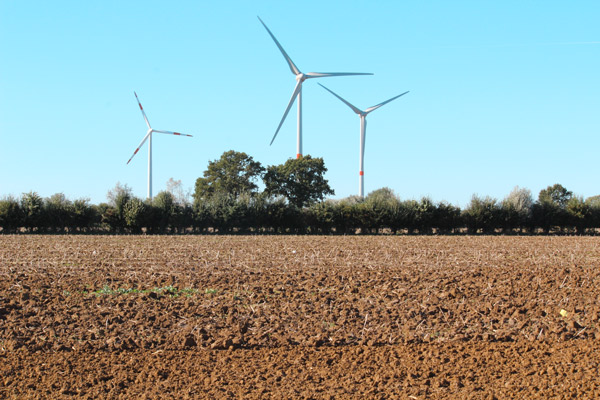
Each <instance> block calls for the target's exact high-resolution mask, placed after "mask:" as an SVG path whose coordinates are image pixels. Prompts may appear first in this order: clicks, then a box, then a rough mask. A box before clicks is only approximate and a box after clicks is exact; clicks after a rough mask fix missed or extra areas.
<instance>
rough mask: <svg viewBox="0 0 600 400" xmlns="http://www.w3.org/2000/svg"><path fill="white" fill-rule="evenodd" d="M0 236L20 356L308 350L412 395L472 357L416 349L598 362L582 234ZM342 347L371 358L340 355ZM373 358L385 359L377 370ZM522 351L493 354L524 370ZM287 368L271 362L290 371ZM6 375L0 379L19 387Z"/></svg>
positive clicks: (2, 312)
mask: <svg viewBox="0 0 600 400" xmlns="http://www.w3.org/2000/svg"><path fill="white" fill-rule="evenodd" d="M0 244H1V246H0V261H1V265H0V276H1V277H2V278H3V279H2V280H1V282H0V342H1V343H2V346H1V347H0V348H1V349H3V350H0V352H2V353H1V354H2V357H5V358H7V359H10V360H13V361H15V360H19V362H20V363H21V365H27V363H28V362H30V363H32V365H33V364H35V363H37V361H36V360H39V359H40V358H44V357H49V355H50V354H56V355H57V357H58V356H59V355H60V354H62V356H61V357H63V359H67V358H69V357H70V359H71V361H72V362H75V363H76V362H78V360H84V359H87V358H86V357H89V355H90V354H96V355H98V357H100V358H105V357H111V358H114V359H120V358H127V357H133V358H136V357H139V362H143V360H144V357H147V356H148V355H149V354H163V355H164V354H167V353H169V354H174V353H172V352H186V353H185V354H188V353H189V354H195V355H196V356H197V357H200V358H202V357H205V356H206V354H208V353H206V352H209V353H210V352H215V351H216V352H219V351H225V352H229V354H231V359H230V361H231V362H232V363H233V362H235V363H241V364H243V363H244V362H245V361H243V358H244V355H248V356H250V355H251V356H252V357H258V358H260V357H268V354H271V353H269V352H274V354H276V355H274V356H273V357H277V359H278V360H279V362H282V359H285V357H286V354H288V355H290V356H291V355H293V354H297V353H302V354H309V355H308V356H307V359H306V360H304V361H302V362H299V363H300V365H303V366H306V365H309V364H310V363H314V365H315V367H314V368H317V369H318V368H327V366H328V364H327V363H326V362H325V365H323V361H322V359H321V358H320V357H321V356H323V357H328V359H331V360H332V361H331V363H333V364H332V365H334V366H335V367H339V370H338V371H339V373H340V374H341V372H342V371H343V370H344V368H350V369H351V368H358V369H360V370H363V371H368V370H372V371H378V372H377V373H378V374H379V375H380V378H381V379H383V378H382V377H384V376H385V377H386V378H385V381H386V382H387V383H386V384H383V383H381V385H382V388H381V389H380V391H379V392H377V390H376V391H375V392H374V393H375V394H374V395H376V394H377V393H379V394H392V393H395V392H393V391H390V390H392V389H391V388H392V387H397V388H399V387H403V388H407V387H415V388H416V387H418V388H420V389H418V390H415V391H413V392H410V393H411V394H413V395H415V396H416V395H422V394H423V393H430V395H431V393H434V392H432V391H431V390H432V388H434V387H437V390H438V391H439V392H440V393H446V394H448V393H462V392H461V391H464V390H466V389H464V388H465V387H467V385H466V384H465V383H464V381H465V380H467V381H468V380H469V379H470V378H469V376H470V375H469V374H473V372H472V371H471V372H469V371H468V368H466V367H465V370H464V371H462V372H460V371H457V374H458V375H457V376H459V377H462V378H461V379H462V380H461V382H463V383H460V384H459V383H456V382H455V381H454V380H452V379H450V377H449V376H447V375H445V374H442V373H441V372H440V370H439V368H438V367H434V366H433V364H432V362H431V360H438V362H440V363H441V364H443V365H446V364H448V363H449V362H451V361H448V362H446V361H444V360H446V359H448V360H454V362H456V360H458V359H460V357H463V356H464V357H465V358H467V359H470V360H473V359H476V360H475V361H473V362H472V364H475V365H481V362H482V360H481V359H479V358H477V356H476V355H474V354H473V353H472V352H473V351H477V352H483V353H482V354H488V353H486V351H488V350H489V351H498V349H503V350H502V352H504V353H506V354H507V355H506V357H509V356H510V357H512V355H514V354H513V352H514V351H517V350H516V349H518V351H523V349H524V348H525V349H526V348H528V347H527V346H530V347H531V346H533V347H531V349H533V350H531V353H532V357H540V354H541V352H543V351H549V352H550V354H554V351H553V349H555V348H557V346H558V347H560V348H562V349H563V350H564V349H566V350H564V351H567V352H571V353H573V354H579V353H577V352H578V351H583V350H582V349H585V348H588V347H589V349H590V351H592V352H593V353H592V354H591V359H590V358H589V357H588V363H587V364H586V365H585V366H583V365H582V366H581V367H580V368H579V369H577V368H576V371H575V372H573V373H575V374H576V375H577V374H578V372H577V371H582V370H583V371H590V368H593V366H594V365H595V366H596V368H597V366H598V364H597V363H596V364H593V363H594V362H595V361H594V360H597V358H598V357H597V354H596V353H597V352H596V350H595V347H594V346H597V343H598V340H599V339H600V336H599V328H598V323H599V317H600V302H599V297H598V294H597V293H598V288H599V286H598V284H599V282H600V280H599V275H600V272H599V269H598V265H599V264H598V262H599V261H600V248H599V246H598V239H596V238H593V237H480V236H477V237H470V236H427V237H416V236H398V237H374V236H366V237H354V236H352V237H340V236H306V237H305V236H0ZM561 310H564V311H565V314H564V315H561ZM502 343H504V345H502ZM503 346H504V347H503ZM561 346H562V347H561ZM569 346H576V347H577V348H578V349H579V350H577V351H575V350H571V347H569ZM356 349H362V350H361V351H363V352H367V353H368V354H371V355H372V356H373V359H370V358H369V357H367V358H364V357H363V358H361V360H360V362H361V363H363V364H361V365H358V364H357V365H354V364H356V363H357V362H358V361H356V360H352V358H351V357H350V355H352V354H354V351H355V350H356ZM386 349H387V350H386ZM400 349H405V351H409V352H410V351H414V349H420V350H419V351H425V352H431V354H430V355H429V356H427V357H425V358H424V359H422V360H419V358H418V357H417V358H416V359H415V360H412V359H411V360H412V361H411V362H413V363H416V364H415V365H417V366H419V365H420V367H421V368H422V369H424V370H429V371H431V373H433V374H434V375H433V376H431V377H429V376H428V374H421V373H417V372H415V371H413V370H412V369H410V371H412V372H410V371H407V369H406V368H408V367H407V366H406V365H404V364H402V363H400V361H398V360H403V361H402V362H405V361H406V360H407V357H408V355H402V356H401V355H399V353H398V352H399V351H400V352H401V351H402V350H400ZM485 349H488V350H485ZM543 349H546V350H543ZM249 352H250V353H249ZM382 352H383V353H382ZM449 352H450V353H449ZM460 352H464V354H462V355H461V354H459V353H460ZM67 354H69V355H70V356H67ZM144 354H145V355H146V356H144ZM210 354H212V353H210ZM218 354H220V353H218ZM381 354H386V355H385V357H388V358H385V357H384V358H383V359H380V358H378V357H383V356H382V355H381ZM428 354H429V353H428ZM511 354H512V355H511ZM519 354H520V353H519ZM524 354H527V352H525V353H524ZM569 354H570V353H569ZM217 357H221V356H220V355H219V356H217ZM390 357H391V358H390ZM411 357H412V356H411ZM486 357H487V356H486ZM524 357H525V360H527V359H528V358H527V357H528V356H520V357H519V365H520V360H521V359H523V358H524ZM553 357H556V358H553ZM553 357H549V356H546V359H547V360H548V362H550V363H551V364H552V365H554V367H553V368H554V374H552V373H548V374H547V375H548V379H550V378H551V377H556V376H557V375H556V374H558V373H559V372H557V371H563V370H565V371H566V370H567V369H568V368H570V367H568V366H565V365H562V362H563V361H557V360H562V358H560V357H559V356H558V354H556V355H555V356H553ZM574 357H575V356H574ZM577 357H579V355H578V356H577ZM394 358H396V361H398V362H396V361H394ZM492 358H493V357H492ZM382 360H385V362H386V363H389V364H390V365H392V366H394V365H395V367H392V370H394V368H396V369H397V372H398V373H397V374H394V373H391V375H390V374H387V375H386V373H384V372H383V371H382V370H381V368H382V366H381V362H382ZM440 360H441V361H440ZM565 362H566V361H565ZM569 362H570V363H574V365H579V362H580V360H577V359H572V360H571V361H569ZM224 363H225V365H226V364H227V363H226V362H224ZM331 363H330V364H331ZM398 363H400V364H398ZM535 363H536V360H534V359H528V363H527V362H525V363H524V364H523V365H522V366H519V365H517V366H515V365H512V366H510V365H509V367H507V368H512V370H515V371H520V370H523V371H526V373H529V372H530V371H531V370H532V368H533V367H532V365H537V364H535ZM241 364H240V365H241ZM396 364H398V365H396ZM99 368H101V369H102V368H104V367H102V366H101V367H99ZM136 368H137V367H136ZM290 368H295V367H292V366H290ZM329 368H331V366H329ZM469 368H470V367H469ZM486 368H487V367H486ZM134 369H135V368H134ZM274 370H280V369H279V368H274ZM434 370H435V371H434ZM294 371H296V370H292V371H287V370H286V371H284V372H285V373H286V374H287V375H294V374H297V376H298V379H300V375H299V374H300V372H298V371H296V372H294ZM402 371H403V372H402ZM3 372H5V373H8V376H13V377H16V376H17V375H18V372H15V371H14V370H13V371H12V372H10V371H7V370H5V371H3ZM509 372H510V371H509V370H507V371H502V370H500V371H499V372H496V374H497V375H498V376H503V375H502V374H504V373H506V374H507V376H509V375H511V374H510V373H509ZM170 373H171V374H172V375H173V374H174V375H177V374H176V373H175V372H173V371H171V372H170ZM195 373H200V372H199V371H196V372H195ZM222 373H223V376H227V373H226V371H222ZM265 373H269V372H268V371H265ZM271 373H273V374H275V371H272V372H271ZM485 373H486V371H485V369H484V370H482V371H479V372H477V373H476V374H475V375H476V376H472V377H471V378H472V379H473V380H477V379H479V380H482V379H483V380H485V379H492V380H493V379H494V377H491V376H490V377H487V378H486V377H484V376H479V375H478V374H485ZM561 373H562V372H561ZM363 374H365V376H369V374H368V373H367V372H363ZM412 375H414V376H412ZM316 377H318V379H317V380H319V379H320V380H321V384H322V385H325V386H327V385H330V386H331V385H333V382H326V380H327V379H328V378H327V376H321V375H319V374H317V375H316ZM563 377H564V376H563ZM305 378H306V377H305ZM355 378H356V379H355V381H356V382H355V384H357V382H359V381H360V379H362V378H360V379H359V377H358V378H357V377H355ZM113 379H116V378H113ZM123 379H124V380H125V381H127V379H126V377H125V378H123ZM136 379H137V378H136ZM279 379H280V380H279V381H275V382H280V384H279V385H283V382H282V379H284V378H283V377H282V376H279ZM315 379H316V378H315ZM332 379H333V378H332ZM337 379H341V378H340V377H339V376H338V377H337ZM381 379H380V380H381ZM552 379H554V378H552ZM168 380H169V378H166V381H168ZM394 380H396V384H394ZM142 381H143V380H142ZM142 381H140V382H142ZM363 381H364V380H363ZM11 382H12V383H11V384H5V387H7V388H8V387H11V388H16V387H17V386H18V387H22V384H20V383H18V382H19V380H16V379H13V380H11ZM211 382H212V381H211ZM217 382H219V381H218V380H217ZM225 382H227V379H225V380H222V382H221V383H223V384H224V383H225ZM229 382H230V381H229ZM315 382H316V381H315ZM315 382H313V383H315ZM594 382H595V381H590V384H593V383H594ZM230 383H231V382H230ZM596 383H597V382H596ZM134 384H135V379H134V380H133V383H132V385H133V386H135V385H137V386H136V387H138V388H139V387H140V385H141V383H138V384H135V385H134ZM372 384H373V385H375V383H374V382H373V383H372ZM13 385H17V386H13ZM19 385H21V386H19ZM98 385H100V384H98ZM217 385H218V384H217ZM248 385H250V386H248V387H247V388H246V389H248V390H250V393H252V389H251V388H252V387H253V386H252V385H251V384H250V383H248ZM275 385H276V386H277V384H275ZM394 385H396V386H394ZM406 385H410V386H406ZM436 385H437V386H436ZM461 385H462V386H461ZM96 386H97V385H96ZM100 386H101V385H100ZM309 386H310V385H309ZM317 386H318V385H316V383H315V386H314V387H317ZM367 386H368V385H367ZM509 386H510V385H509ZM517 386H518V385H517ZM165 387H172V386H169V385H168V384H167V386H165ZM440 388H441V389H440ZM80 389H81V390H83V389H82V388H81V387H80ZM509 389H510V388H508V389H506V390H509ZM123 390H125V389H123ZM355 390H358V391H359V393H361V392H360V390H361V389H360V388H355ZM394 390H396V389H394ZM428 390H429V392H428ZM22 393H25V392H22ZM362 393H367V392H366V391H365V392H362ZM406 393H408V392H406ZM313 394H314V393H313ZM309 397H310V396H309ZM442 397H443V396H442Z"/></svg>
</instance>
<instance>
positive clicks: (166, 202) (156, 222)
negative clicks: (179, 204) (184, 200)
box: [152, 190, 175, 232]
mask: <svg viewBox="0 0 600 400" xmlns="http://www.w3.org/2000/svg"><path fill="white" fill-rule="evenodd" d="M152 208H153V211H154V212H153V217H154V218H153V224H152V226H154V227H158V229H159V230H160V232H166V230H167V229H168V228H169V225H170V224H171V222H172V220H173V217H174V215H175V198H174V197H173V195H172V194H171V193H169V192H166V191H164V190H163V191H161V192H159V193H158V194H157V195H156V196H154V198H153V199H152Z"/></svg>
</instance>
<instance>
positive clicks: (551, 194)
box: [538, 183, 573, 209]
mask: <svg viewBox="0 0 600 400" xmlns="http://www.w3.org/2000/svg"><path fill="white" fill-rule="evenodd" d="M571 197H573V192H571V191H569V190H567V189H566V188H565V187H564V186H563V185H561V184H558V183H557V184H554V185H552V186H548V187H547V188H546V189H543V190H541V191H540V194H539V196H538V201H539V202H551V203H553V204H555V205H557V206H558V207H559V208H562V209H564V208H565V207H566V206H567V203H568V202H569V200H571Z"/></svg>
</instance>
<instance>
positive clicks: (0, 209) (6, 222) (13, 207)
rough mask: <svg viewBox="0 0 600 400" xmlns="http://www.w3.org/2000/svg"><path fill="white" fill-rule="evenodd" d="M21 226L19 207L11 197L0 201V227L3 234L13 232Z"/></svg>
mask: <svg viewBox="0 0 600 400" xmlns="http://www.w3.org/2000/svg"><path fill="white" fill-rule="evenodd" d="M19 226H21V207H20V206H19V202H18V201H17V199H15V198H14V197H12V196H7V197H4V198H3V199H1V200H0V227H2V231H3V232H14V231H16V229H17V228H19Z"/></svg>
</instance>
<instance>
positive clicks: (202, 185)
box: [194, 150, 265, 202]
mask: <svg viewBox="0 0 600 400" xmlns="http://www.w3.org/2000/svg"><path fill="white" fill-rule="evenodd" d="M264 170H265V169H264V168H263V167H262V165H261V164H260V163H259V162H258V161H254V159H253V158H252V157H250V156H249V155H247V154H246V153H240V152H237V151H234V150H229V151H227V152H225V153H223V155H221V158H219V159H218V160H215V161H210V162H209V163H208V168H207V169H206V171H204V174H203V175H204V177H203V178H198V179H197V180H196V188H195V192H194V201H195V202H199V201H201V200H203V199H208V198H210V197H211V196H213V195H215V194H216V193H228V194H231V195H233V196H234V197H238V196H240V195H241V194H242V193H254V192H255V191H256V189H258V186H257V185H256V181H257V180H258V179H259V178H260V177H261V176H262V174H263V172H264Z"/></svg>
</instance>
